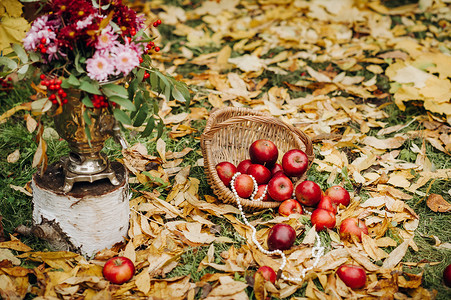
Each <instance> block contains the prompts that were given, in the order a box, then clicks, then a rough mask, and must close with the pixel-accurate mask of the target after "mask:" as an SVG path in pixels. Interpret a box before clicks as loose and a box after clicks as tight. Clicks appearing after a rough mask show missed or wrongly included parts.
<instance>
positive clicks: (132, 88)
mask: <svg viewBox="0 0 451 300" xmlns="http://www.w3.org/2000/svg"><path fill="white" fill-rule="evenodd" d="M138 85H139V81H138V80H137V79H136V78H135V79H133V80H132V81H130V83H129V84H128V89H127V90H128V98H130V99H133V96H134V95H135V92H136V90H137V89H138Z"/></svg>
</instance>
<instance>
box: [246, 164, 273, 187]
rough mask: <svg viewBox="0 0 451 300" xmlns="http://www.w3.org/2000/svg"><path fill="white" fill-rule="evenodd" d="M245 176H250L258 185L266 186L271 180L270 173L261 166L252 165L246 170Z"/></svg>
mask: <svg viewBox="0 0 451 300" xmlns="http://www.w3.org/2000/svg"><path fill="white" fill-rule="evenodd" d="M246 174H248V175H252V176H253V177H254V178H255V180H256V181H257V183H258V184H266V183H268V181H269V180H270V179H271V171H269V169H268V168H267V167H265V166H263V165H259V164H252V165H250V166H249V168H247V172H246Z"/></svg>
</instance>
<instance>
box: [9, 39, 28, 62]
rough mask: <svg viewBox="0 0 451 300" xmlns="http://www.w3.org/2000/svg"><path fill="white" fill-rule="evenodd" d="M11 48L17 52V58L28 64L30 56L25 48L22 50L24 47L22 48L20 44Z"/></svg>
mask: <svg viewBox="0 0 451 300" xmlns="http://www.w3.org/2000/svg"><path fill="white" fill-rule="evenodd" d="M11 47H12V48H13V50H14V52H16V54H17V56H18V57H19V59H20V60H21V61H22V62H23V63H27V62H28V55H27V53H26V52H25V50H24V48H22V46H20V45H19V44H12V46H11Z"/></svg>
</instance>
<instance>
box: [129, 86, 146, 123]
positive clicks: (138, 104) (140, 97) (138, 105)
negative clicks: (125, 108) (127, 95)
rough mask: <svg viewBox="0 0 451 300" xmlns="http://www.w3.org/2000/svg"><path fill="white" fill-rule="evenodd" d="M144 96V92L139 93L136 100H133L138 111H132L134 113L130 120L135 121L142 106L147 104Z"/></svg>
mask: <svg viewBox="0 0 451 300" xmlns="http://www.w3.org/2000/svg"><path fill="white" fill-rule="evenodd" d="M143 100H144V98H143V95H142V91H139V92H138V93H136V96H135V99H134V100H133V103H134V104H135V107H136V110H135V111H132V113H131V114H130V118H131V119H133V118H134V117H135V116H136V114H137V113H138V111H139V110H140V108H141V106H142V105H143V103H145V102H144V101H143Z"/></svg>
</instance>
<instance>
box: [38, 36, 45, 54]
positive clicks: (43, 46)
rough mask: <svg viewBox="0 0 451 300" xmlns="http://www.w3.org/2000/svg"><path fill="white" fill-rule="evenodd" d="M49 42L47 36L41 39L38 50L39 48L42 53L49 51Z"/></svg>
mask: <svg viewBox="0 0 451 300" xmlns="http://www.w3.org/2000/svg"><path fill="white" fill-rule="evenodd" d="M46 43H47V39H46V38H44V37H43V38H42V39H41V43H40V44H39V45H38V46H37V47H36V51H38V50H39V52H41V53H42V54H44V53H46V52H47V47H46V46H45V45H46Z"/></svg>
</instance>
